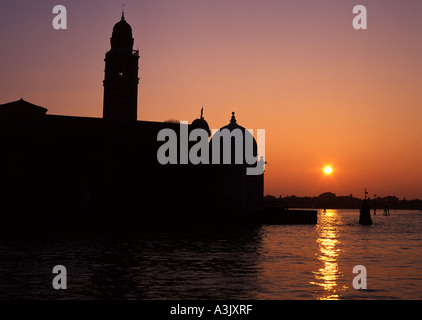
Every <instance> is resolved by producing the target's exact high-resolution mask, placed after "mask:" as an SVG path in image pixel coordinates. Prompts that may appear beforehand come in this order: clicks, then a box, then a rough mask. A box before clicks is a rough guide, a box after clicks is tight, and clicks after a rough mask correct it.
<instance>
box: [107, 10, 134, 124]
mask: <svg viewBox="0 0 422 320" xmlns="http://www.w3.org/2000/svg"><path fill="white" fill-rule="evenodd" d="M110 44H111V49H110V51H108V52H107V53H106V56H105V59H104V61H105V78H104V81H103V85H104V106H103V118H104V119H108V120H134V121H136V120H137V119H138V84H139V78H138V69H139V67H138V63H139V51H138V50H133V36H132V28H131V26H130V25H129V24H128V23H127V22H126V20H125V16H124V12H122V18H121V20H120V21H119V22H118V23H116V24H115V26H114V28H113V34H112V36H111V39H110Z"/></svg>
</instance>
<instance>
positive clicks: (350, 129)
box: [0, 0, 422, 199]
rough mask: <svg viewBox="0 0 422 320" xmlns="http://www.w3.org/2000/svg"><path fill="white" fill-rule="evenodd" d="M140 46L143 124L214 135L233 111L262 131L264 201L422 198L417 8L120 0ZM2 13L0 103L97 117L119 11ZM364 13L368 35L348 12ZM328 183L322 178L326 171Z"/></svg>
mask: <svg viewBox="0 0 422 320" xmlns="http://www.w3.org/2000/svg"><path fill="white" fill-rule="evenodd" d="M125 2H126V14H125V15H126V20H127V21H128V23H129V24H131V26H132V28H133V33H134V37H135V47H139V49H140V53H141V59H140V78H141V81H140V87H139V108H138V110H139V111H138V114H139V119H140V120H157V121H164V120H167V119H170V118H175V119H179V120H188V121H189V122H191V121H192V120H194V119H195V118H196V117H198V116H199V113H200V109H201V105H202V104H204V109H205V113H204V115H205V118H206V119H207V121H208V123H209V124H210V127H211V128H215V129H217V128H219V127H221V126H223V125H225V124H227V123H228V121H229V120H230V116H231V112H232V111H235V112H236V117H237V120H238V123H239V124H240V125H242V126H244V127H246V128H248V129H255V130H256V129H265V130H266V160H267V161H268V163H269V166H267V168H266V169H267V170H266V176H265V193H266V194H268V193H269V194H274V195H276V196H278V195H280V194H281V195H283V196H285V195H293V194H295V195H297V196H303V195H317V194H320V193H322V192H326V191H331V192H334V193H336V194H338V195H349V194H350V193H352V194H353V195H354V196H359V197H361V196H363V188H365V187H366V188H368V190H369V193H370V195H373V194H374V193H376V194H377V195H379V196H386V195H397V196H398V197H400V198H403V197H406V198H407V199H409V198H422V169H421V163H422V93H421V84H422V63H421V57H422V41H421V40H422V39H421V36H422V22H421V21H422V19H421V16H422V3H421V2H420V1H418V0H405V1H396V0H383V1H381V0H372V1H359V3H358V2H356V1H351V0H342V1H328V0H321V1H311V0H295V1H293V0H286V1H282V0H262V1H258V0H212V1H211V0H202V1H197V0H173V1H169V0H156V1H143V2H141V1H135V0H132V1H125ZM56 4H57V3H55V1H42V4H40V3H38V1H37V2H35V1H30V0H25V1H24V0H18V1H13V2H11V1H9V2H5V1H2V2H1V4H0V41H1V43H2V45H1V47H0V70H1V77H0V87H1V88H2V90H1V91H0V103H5V102H9V101H13V100H17V99H19V98H20V97H21V96H23V98H24V99H25V100H28V101H30V102H32V103H35V104H38V105H41V106H44V107H46V108H48V109H49V113H52V114H65V115H81V116H93V117H101V116H102V93H103V87H102V80H103V77H104V61H103V59H104V55H105V52H106V50H108V49H109V38H110V37H111V31H112V28H113V25H114V24H115V23H116V22H117V21H119V19H120V10H121V8H120V4H121V1H112V0H109V1H99V0H91V1H70V0H69V1H62V2H61V4H63V5H65V6H66V7H67V9H68V22H69V25H68V30H65V31H64V30H61V31H57V30H54V29H53V28H52V26H51V22H52V19H53V17H54V16H53V14H52V8H53V7H54V5H56ZM357 4H362V5H365V6H366V7H367V9H368V30H364V31H362V30H361V31H356V30H354V29H353V28H352V19H353V16H354V15H353V14H352V9H353V7H354V6H355V5H357ZM327 164H330V165H332V166H333V169H334V171H333V174H332V175H330V176H325V175H323V173H322V169H323V167H324V166H325V165H327Z"/></svg>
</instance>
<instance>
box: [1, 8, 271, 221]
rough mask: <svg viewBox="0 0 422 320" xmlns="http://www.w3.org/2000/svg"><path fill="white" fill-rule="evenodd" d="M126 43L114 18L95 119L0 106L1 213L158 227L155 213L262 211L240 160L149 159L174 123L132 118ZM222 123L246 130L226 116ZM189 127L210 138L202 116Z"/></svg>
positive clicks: (127, 36) (257, 180)
mask: <svg viewBox="0 0 422 320" xmlns="http://www.w3.org/2000/svg"><path fill="white" fill-rule="evenodd" d="M133 43H134V39H133V35H132V28H131V27H130V25H129V24H128V23H127V22H126V20H125V18H124V15H122V18H121V20H120V21H119V22H118V23H117V24H116V25H115V26H114V28H113V33H112V37H111V40H110V44H111V49H110V51H108V52H107V54H106V57H105V77H104V105H103V118H89V117H76V116H62V115H52V114H49V113H48V110H47V109H45V108H43V107H40V106H36V105H34V104H31V103H29V102H26V101H24V100H23V99H20V100H19V101H15V102H10V103H6V104H3V105H0V143H1V146H2V154H3V156H2V157H1V158H0V167H1V170H2V179H1V182H0V188H1V190H0V192H1V195H0V201H1V204H0V206H1V207H2V208H3V209H5V211H4V212H8V213H10V214H11V215H13V214H14V215H15V217H16V218H17V219H18V217H21V216H22V214H23V215H25V217H26V218H28V217H30V219H35V220H34V221H36V222H39V221H40V220H39V219H40V217H41V216H43V215H44V214H46V213H50V215H46V217H49V218H48V219H59V220H60V219H64V218H63V217H68V218H66V219H68V220H66V221H69V219H73V218H74V217H80V218H81V219H87V217H91V218H92V219H93V220H94V221H101V220H103V219H106V217H108V218H107V219H108V221H112V222H113V223H115V222H116V221H122V220H128V221H129V220H130V219H137V220H139V221H140V222H141V223H142V222H144V221H148V220H154V219H156V220H159V222H163V223H164V222H165V221H166V220H163V219H162V217H163V214H164V217H166V219H169V221H171V220H172V219H173V220H175V219H178V218H179V217H180V215H186V217H187V219H202V218H203V217H204V216H206V215H211V216H215V215H219V214H221V215H222V216H227V213H228V212H243V211H246V210H261V209H263V192H264V190H263V189H264V186H263V181H264V180H263V179H264V177H263V176H264V175H263V174H262V175H259V176H248V175H246V168H247V167H248V165H247V164H233V163H232V164H226V165H218V164H198V165H194V164H191V163H189V164H187V165H161V164H159V163H158V161H157V150H158V149H159V147H160V146H161V145H162V143H163V142H159V141H157V135H158V132H160V130H162V129H166V128H167V129H172V130H174V132H176V133H177V134H179V131H180V126H179V124H178V123H169V122H154V121H139V120H138V112H137V111H138V106H137V100H138V84H139V76H138V70H139V67H138V63H139V51H136V50H133ZM226 127H228V128H229V129H233V128H240V129H241V130H242V131H243V132H245V131H246V130H245V129H244V128H243V127H241V126H240V125H239V124H237V120H236V119H235V117H234V114H233V116H232V118H231V120H230V123H229V124H228V126H226ZM194 129H200V130H205V131H206V132H207V134H208V136H210V134H211V132H210V129H209V125H208V123H207V121H206V120H205V119H204V117H203V113H202V112H201V117H200V118H198V119H195V120H194V121H193V122H192V124H190V125H188V130H189V131H191V130H194ZM254 143H255V145H256V141H255V140H254ZM255 149H256V148H255ZM254 152H255V153H256V150H254ZM210 162H211V161H210ZM13 212H14V213H13ZM206 212H207V213H206ZM156 217H158V218H156ZM46 219H47V218H46ZM75 219H76V218H75ZM160 219H161V220H160Z"/></svg>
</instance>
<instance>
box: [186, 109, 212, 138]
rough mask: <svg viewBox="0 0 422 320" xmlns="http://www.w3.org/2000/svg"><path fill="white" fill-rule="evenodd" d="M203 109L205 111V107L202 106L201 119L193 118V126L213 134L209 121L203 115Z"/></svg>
mask: <svg viewBox="0 0 422 320" xmlns="http://www.w3.org/2000/svg"><path fill="white" fill-rule="evenodd" d="M203 111H204V109H203V108H202V109H201V117H200V118H199V119H195V120H193V122H192V124H191V128H192V129H204V130H205V131H206V132H207V133H208V136H211V130H210V127H209V126H208V122H207V121H206V120H205V119H204V117H203Z"/></svg>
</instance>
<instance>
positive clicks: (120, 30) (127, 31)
mask: <svg viewBox="0 0 422 320" xmlns="http://www.w3.org/2000/svg"><path fill="white" fill-rule="evenodd" d="M110 43H111V47H112V48H119V49H130V50H132V48H133V35H132V27H131V26H130V25H129V23H127V22H126V20H125V16H124V14H123V13H122V19H121V20H120V21H119V22H117V23H116V24H115V25H114V27H113V34H112V36H111V39H110Z"/></svg>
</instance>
